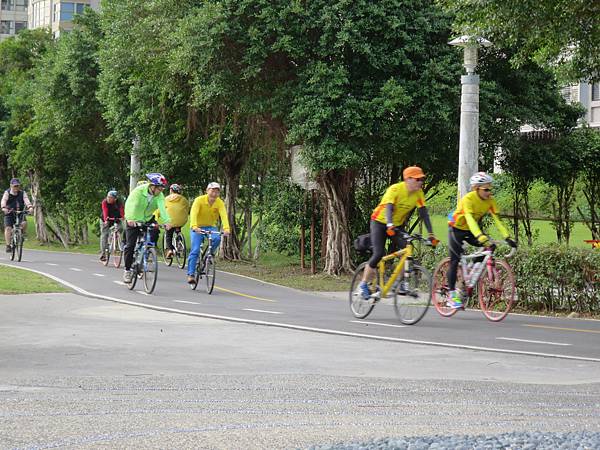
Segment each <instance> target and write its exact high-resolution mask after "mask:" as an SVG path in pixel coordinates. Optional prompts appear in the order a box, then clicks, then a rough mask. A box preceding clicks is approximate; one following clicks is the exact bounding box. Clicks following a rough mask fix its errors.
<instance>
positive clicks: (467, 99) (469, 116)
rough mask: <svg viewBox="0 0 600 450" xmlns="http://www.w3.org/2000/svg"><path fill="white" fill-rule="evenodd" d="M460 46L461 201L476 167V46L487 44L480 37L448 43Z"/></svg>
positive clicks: (459, 179) (468, 187)
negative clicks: (462, 60)
mask: <svg viewBox="0 0 600 450" xmlns="http://www.w3.org/2000/svg"><path fill="white" fill-rule="evenodd" d="M449 44H450V45H454V46H456V47H462V48H463V51H464V62H463V66H464V67H465V69H466V71H467V74H466V75H462V76H461V77H460V82H461V85H462V89H461V95H460V138H459V145H458V195H459V198H462V197H463V196H464V195H465V194H467V193H468V192H469V191H470V190H471V189H470V186H469V178H470V177H471V175H473V174H474V173H475V172H478V170H479V169H478V167H479V164H478V163H479V75H477V74H476V73H475V67H477V52H478V49H479V46H480V45H481V46H483V47H489V46H490V45H492V43H491V42H490V41H488V40H487V39H484V38H482V37H474V36H461V37H459V38H456V39H453V40H452V41H450V42H449Z"/></svg>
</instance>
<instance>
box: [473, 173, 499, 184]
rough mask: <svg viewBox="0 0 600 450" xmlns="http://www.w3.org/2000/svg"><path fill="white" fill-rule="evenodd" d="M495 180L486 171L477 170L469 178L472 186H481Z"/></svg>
mask: <svg viewBox="0 0 600 450" xmlns="http://www.w3.org/2000/svg"><path fill="white" fill-rule="evenodd" d="M493 182H494V179H493V178H492V177H491V176H490V175H488V174H487V173H485V172H477V173H476V174H475V175H473V176H472V177H471V178H470V179H469V184H470V185H471V186H480V185H482V184H491V183H493Z"/></svg>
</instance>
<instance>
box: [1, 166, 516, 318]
mask: <svg viewBox="0 0 600 450" xmlns="http://www.w3.org/2000/svg"><path fill="white" fill-rule="evenodd" d="M402 178H403V181H401V182H398V183H395V184H393V185H391V186H390V187H388V189H387V190H386V192H385V194H384V195H383V197H382V199H381V201H380V202H379V204H378V205H377V207H376V208H375V209H374V210H373V213H372V214H371V221H370V238H371V249H372V256H371V257H370V259H369V261H368V265H367V268H366V269H365V271H364V275H363V278H362V280H361V283H360V284H359V286H358V289H359V291H360V292H359V294H360V295H361V296H362V297H363V298H364V299H369V298H377V292H371V290H370V287H369V286H370V281H371V280H372V279H373V278H374V277H375V275H376V267H377V264H378V263H379V261H380V260H381V258H382V257H383V256H384V254H385V247H386V243H387V241H388V239H390V240H391V241H392V244H391V245H392V246H394V248H403V247H404V246H405V245H406V243H405V242H404V240H403V238H402V236H403V235H404V233H405V231H406V225H407V221H408V219H409V217H410V214H411V212H412V211H413V210H414V209H415V208H417V209H418V213H419V217H420V218H421V220H422V221H423V223H424V224H425V228H426V229H427V232H428V239H429V240H430V241H435V240H436V238H435V235H434V233H433V228H432V225H431V219H430V218H429V213H428V211H427V207H426V205H425V194H424V192H423V182H424V180H425V173H424V172H423V170H422V169H421V168H420V167H418V166H410V167H407V168H405V169H404V171H403V172H402ZM493 182H494V180H493V178H492V177H491V176H490V175H489V174H487V173H485V172H477V173H475V174H473V176H472V177H471V178H470V186H471V191H470V192H469V193H467V194H466V195H465V196H463V197H462V198H461V199H459V201H458V204H457V207H456V209H455V210H454V211H453V212H452V213H451V214H449V216H448V219H449V220H448V225H449V227H448V249H449V250H448V251H449V256H450V267H449V270H448V273H447V281H448V288H449V292H448V305H449V306H450V307H452V308H456V309H458V308H462V307H463V304H462V301H461V298H460V295H459V294H458V293H457V291H456V289H455V287H456V277H457V268H458V264H459V261H460V257H461V255H462V253H463V251H464V250H463V242H467V243H469V244H471V245H474V246H483V247H490V246H492V245H493V244H492V241H491V239H490V237H489V236H488V235H487V234H485V233H483V232H482V230H481V228H480V225H479V224H480V221H481V219H482V218H483V217H484V216H485V215H487V214H489V215H491V217H492V218H493V220H494V223H495V225H496V227H497V229H498V231H499V232H500V233H501V234H502V236H503V237H504V239H505V241H506V243H507V244H508V245H510V246H511V247H516V245H517V244H516V242H515V241H514V240H513V239H511V238H510V235H509V232H508V230H507V229H506V227H504V225H503V224H502V222H501V221H500V219H499V217H498V205H497V204H496V201H495V200H494V197H493V191H492V185H493ZM167 186H168V183H167V179H166V178H165V177H164V176H163V175H162V174H160V173H148V174H146V180H143V181H142V182H140V183H139V184H138V186H137V187H136V188H135V189H134V190H133V191H131V193H130V195H129V196H128V197H127V200H126V201H125V203H124V204H123V203H122V202H121V201H120V200H119V198H118V193H117V191H116V190H112V189H111V190H110V191H109V192H108V193H107V195H106V198H105V199H104V200H103V201H102V217H101V240H100V242H101V255H102V256H101V257H100V258H101V259H102V258H106V250H107V249H108V235H109V231H110V227H111V226H112V225H113V223H115V222H118V223H120V227H121V230H122V232H123V233H124V236H125V238H124V242H125V246H124V249H123V254H124V262H125V270H124V273H123V281H125V282H126V283H129V282H130V281H131V277H132V276H133V274H132V272H131V265H132V262H133V252H134V248H135V245H136V242H137V239H138V237H139V236H140V234H141V233H142V229H141V227H140V225H141V224H149V223H151V224H157V223H158V222H159V221H160V222H161V223H162V224H163V225H164V228H165V230H166V235H167V238H166V247H165V252H166V257H169V256H172V254H173V251H174V247H173V242H172V241H173V232H174V231H175V230H176V229H177V230H179V231H180V230H181V227H183V226H184V225H185V224H186V223H187V221H188V220H189V221H190V242H191V251H190V254H189V257H188V263H187V265H188V269H187V282H188V283H190V284H193V283H195V273H194V270H195V268H196V262H197V260H198V257H199V254H200V249H201V247H202V243H203V240H204V237H205V236H206V234H204V233H200V231H204V232H209V233H211V237H212V246H213V248H212V249H213V252H214V251H216V250H217V248H218V247H219V245H220V241H221V233H220V232H219V229H218V228H217V224H218V221H219V219H220V220H221V224H222V227H223V234H224V235H225V236H227V235H229V233H230V224H229V220H228V217H227V211H226V209H225V203H224V202H223V200H222V199H221V198H220V194H221V186H220V185H219V183H216V182H211V183H209V184H208V186H207V188H206V193H205V194H203V195H200V196H198V197H196V198H195V199H194V201H193V203H192V206H191V209H190V205H189V202H188V200H187V199H186V198H185V197H184V196H183V195H182V188H181V186H180V185H178V184H171V185H170V187H169V195H167V196H166V197H165V195H164V194H163V191H164V190H165V189H166V188H167ZM1 207H2V211H3V212H4V227H5V228H4V237H5V239H6V242H7V246H6V251H7V252H10V251H11V248H10V242H11V233H12V227H13V225H14V223H15V219H16V213H17V211H23V212H24V211H27V210H29V211H31V210H32V208H33V206H32V204H31V202H30V200H29V198H28V196H27V194H26V192H25V191H24V190H23V189H22V188H21V182H20V181H19V180H18V179H17V178H13V179H12V180H11V181H10V188H9V189H7V190H6V191H5V192H4V194H3V195H2V201H1ZM26 224H27V223H26V221H25V220H23V222H22V227H23V231H24V230H25V227H26ZM158 236H159V229H158V227H154V228H153V229H152V231H151V240H152V241H153V242H154V244H156V242H157V240H158ZM400 289H402V286H400Z"/></svg>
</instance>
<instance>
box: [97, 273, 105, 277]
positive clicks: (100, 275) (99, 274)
mask: <svg viewBox="0 0 600 450" xmlns="http://www.w3.org/2000/svg"><path fill="white" fill-rule="evenodd" d="M94 276H97V277H105V276H106V275H104V274H101V273H95V274H94Z"/></svg>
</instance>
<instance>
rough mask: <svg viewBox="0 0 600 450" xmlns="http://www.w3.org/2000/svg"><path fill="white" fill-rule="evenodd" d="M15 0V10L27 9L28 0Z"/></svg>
mask: <svg viewBox="0 0 600 450" xmlns="http://www.w3.org/2000/svg"><path fill="white" fill-rule="evenodd" d="M14 2H15V11H27V3H29V1H28V0H14Z"/></svg>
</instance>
